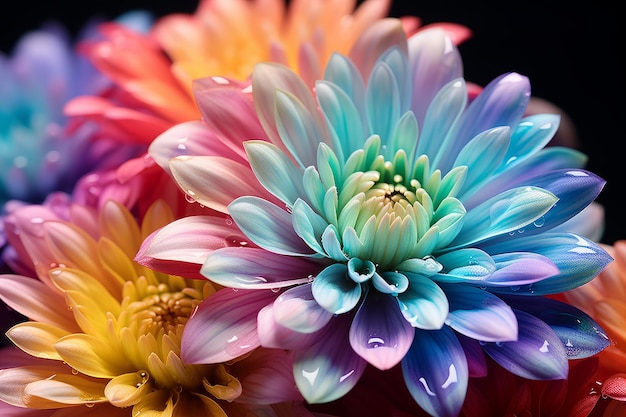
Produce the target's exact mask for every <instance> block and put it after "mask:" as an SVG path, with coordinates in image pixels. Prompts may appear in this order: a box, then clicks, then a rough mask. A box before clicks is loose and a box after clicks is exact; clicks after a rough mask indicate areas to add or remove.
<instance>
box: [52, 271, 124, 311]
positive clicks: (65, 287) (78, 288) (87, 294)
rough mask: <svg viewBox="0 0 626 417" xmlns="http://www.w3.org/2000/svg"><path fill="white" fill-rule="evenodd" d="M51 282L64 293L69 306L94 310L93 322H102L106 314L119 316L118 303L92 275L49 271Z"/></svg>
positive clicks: (80, 272) (79, 272) (81, 272)
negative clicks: (81, 306) (79, 306)
mask: <svg viewBox="0 0 626 417" xmlns="http://www.w3.org/2000/svg"><path fill="white" fill-rule="evenodd" d="M50 278H51V279H52V282H54V284H55V285H56V286H57V287H59V289H61V290H62V291H65V292H66V293H67V295H68V298H69V300H71V301H72V302H71V303H68V304H69V305H70V306H72V307H73V306H75V305H83V306H86V307H88V308H89V309H90V310H94V313H93V320H94V321H104V318H105V317H106V313H107V312H111V313H113V314H114V315H116V316H117V315H119V312H120V303H119V302H118V301H117V300H116V299H115V298H114V297H113V296H112V295H111V294H110V293H109V291H107V289H106V288H105V287H104V286H103V285H102V284H101V283H100V281H98V279H97V278H95V277H94V276H93V275H90V274H88V273H85V272H83V271H81V270H78V269H73V268H57V269H54V270H52V271H50Z"/></svg>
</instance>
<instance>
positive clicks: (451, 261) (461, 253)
mask: <svg viewBox="0 0 626 417" xmlns="http://www.w3.org/2000/svg"><path fill="white" fill-rule="evenodd" d="M437 261H438V262H440V263H441V264H442V265H443V268H444V272H441V273H439V274H436V275H434V276H433V277H432V279H433V280H435V281H437V282H448V283H457V282H472V281H474V282H480V281H483V280H485V279H486V278H487V277H489V276H490V275H491V274H493V273H494V272H495V271H496V263H495V262H494V261H493V259H492V257H491V256H490V255H489V254H488V253H487V252H485V251H482V250H480V249H475V248H464V249H459V250H455V251H452V252H448V253H444V254H442V255H440V256H438V257H437Z"/></svg>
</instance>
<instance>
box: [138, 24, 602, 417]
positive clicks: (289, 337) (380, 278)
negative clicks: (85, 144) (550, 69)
mask: <svg viewBox="0 0 626 417" xmlns="http://www.w3.org/2000/svg"><path fill="white" fill-rule="evenodd" d="M198 87H199V88H198V90H197V91H196V94H197V102H198V103H200V106H201V110H202V112H203V116H204V117H205V123H206V125H207V126H209V128H211V126H213V125H215V123H218V122H215V121H213V120H212V118H213V116H214V115H215V118H216V119H218V118H219V119H220V120H221V121H222V123H226V122H227V121H229V120H237V118H238V117H239V119H243V117H242V114H245V111H244V110H242V107H245V105H242V104H241V103H245V102H246V101H245V100H244V99H238V100H233V105H232V106H229V105H228V101H225V102H224V105H223V107H220V108H219V109H216V108H215V107H212V108H211V107H209V106H206V107H202V103H203V102H205V103H211V102H212V100H210V99H208V98H206V99H204V98H203V96H202V94H204V93H203V91H202V90H201V88H200V87H202V86H201V85H200V84H199V85H198ZM215 88H218V87H215ZM224 88H225V89H229V90H226V91H229V94H231V95H236V92H235V91H234V90H235V89H233V88H232V86H225V87H224ZM206 94H213V93H212V92H211V91H209V90H207V91H206ZM241 94H244V95H245V92H242V93H241ZM252 96H253V100H254V101H253V103H254V108H255V109H256V113H257V115H258V121H256V120H252V119H251V120H250V122H249V123H248V124H246V125H247V127H246V129H250V130H251V131H252V130H253V129H254V127H255V126H256V125H257V124H260V126H262V127H263V129H264V132H265V133H266V135H267V137H265V138H264V137H260V138H259V137H250V138H248V139H251V140H248V141H245V142H244V143H243V146H244V148H245V152H246V155H247V159H248V162H249V165H250V168H251V171H252V172H253V173H254V176H255V177H256V179H257V180H258V184H256V185H255V184H254V183H253V182H251V181H249V178H250V175H248V174H247V171H246V169H247V168H246V166H245V164H242V163H240V162H237V163H235V162H234V161H230V162H226V159H227V158H226V156H225V155H218V156H215V155H213V156H189V155H187V156H179V157H176V158H173V159H171V160H170V161H169V163H168V166H167V169H169V170H170V172H171V173H172V175H173V177H174V178H175V179H176V180H177V181H178V183H179V185H180V187H181V189H183V190H184V191H185V192H187V193H188V194H189V195H190V196H191V197H192V198H193V199H194V200H196V201H198V202H199V203H201V204H203V205H206V206H208V207H210V208H214V209H216V210H218V211H219V210H220V209H221V207H222V206H223V204H224V201H226V200H228V199H229V198H231V199H233V201H232V202H231V203H230V204H228V207H227V211H228V214H229V215H230V216H231V217H232V220H233V221H234V224H233V225H230V226H226V225H225V224H224V220H223V219H219V218H215V219H212V220H209V218H207V219H204V220H202V219H201V218H199V217H198V218H194V219H191V218H187V219H182V220H180V221H177V222H174V223H172V224H171V225H169V226H166V227H165V228H163V229H162V230H161V231H160V232H159V233H157V234H155V235H154V236H152V237H151V238H149V239H148V240H147V241H146V242H145V243H144V247H143V248H142V250H140V254H139V256H138V257H137V260H139V262H145V263H150V262H152V261H153V260H154V258H158V257H159V256H161V258H162V259H165V260H166V262H164V263H163V265H165V264H168V263H172V262H173V261H181V262H186V263H188V264H189V263H193V259H191V258H193V257H194V256H197V254H198V252H203V253H206V254H207V256H206V259H205V260H204V263H203V265H202V268H201V273H202V275H204V276H205V277H207V278H208V279H210V280H211V281H213V282H215V283H218V284H220V285H223V286H225V287H231V288H234V289H236V290H237V291H238V296H237V297H233V298H232V301H231V303H230V304H228V305H217V304H215V305H214V304H212V302H211V301H210V300H207V302H206V303H203V304H201V305H200V307H199V309H198V311H197V312H196V313H195V315H194V316H192V317H191V319H190V321H189V323H188V325H187V327H186V330H185V333H184V335H183V343H182V355H183V359H184V360H185V361H187V362H190V363H203V362H204V363H211V362H214V361H219V360H224V359H225V358H227V357H231V358H232V357H236V356H237V355H240V354H243V353H246V352H249V351H250V350H252V349H254V348H255V347H257V346H259V345H263V346H267V347H276V348H282V349H290V350H293V351H294V355H295V357H294V374H295V377H296V382H297V385H298V388H299V389H300V391H301V392H302V393H303V395H304V397H305V399H307V401H309V402H311V403H323V402H329V401H333V400H335V399H337V398H340V397H342V396H343V395H344V394H346V393H347V392H348V391H350V390H351V389H352V387H354V385H355V384H356V382H357V381H358V380H359V377H360V376H361V374H362V373H363V371H364V369H365V366H366V364H367V363H369V364H371V365H373V366H375V367H376V368H378V369H382V370H385V369H390V368H392V367H394V366H396V365H398V364H399V365H400V366H401V368H402V374H403V376H404V380H405V384H406V386H407V387H408V389H409V391H410V392H411V395H412V396H413V398H414V399H415V400H416V402H417V403H418V404H419V405H420V406H421V407H422V408H423V409H424V410H425V411H426V412H427V413H429V414H430V415H433V416H456V415H458V413H459V412H460V409H461V406H462V404H463V401H464V399H465V395H466V389H467V384H468V379H469V377H470V376H479V375H484V373H485V372H486V365H485V356H484V355H485V354H486V355H488V356H489V357H491V358H492V359H494V360H495V361H496V362H498V363H499V364H500V365H502V366H503V367H504V368H506V369H508V370H509V371H511V372H513V373H515V374H517V375H519V376H522V377H525V378H530V379H564V378H566V377H567V372H568V362H567V361H568V359H577V358H583V357H587V356H590V355H593V354H595V353H597V352H599V351H601V350H602V349H604V348H605V347H607V346H608V339H607V337H606V336H605V335H604V334H603V332H602V329H601V328H600V326H598V325H597V324H596V323H595V322H594V321H593V320H592V319H591V318H590V317H588V316H587V315H586V314H584V313H583V312H581V311H579V310H577V309H575V308H572V307H571V306H568V305H566V304H563V303H561V302H558V301H556V300H553V299H551V298H549V297H546V296H548V295H550V294H554V293H558V292H562V291H565V290H569V289H571V288H575V287H577V286H580V285H582V284H584V283H586V282H588V281H590V280H591V279H592V278H593V277H595V276H596V275H597V274H598V273H599V272H600V271H601V270H602V269H603V268H604V267H605V266H606V265H607V264H608V263H609V262H610V261H611V257H610V256H609V255H608V254H607V253H606V252H605V251H604V250H603V249H602V248H601V247H600V246H598V245H597V244H595V243H594V242H592V241H591V240H589V239H587V238H585V237H583V236H579V235H576V234H575V233H572V232H571V231H570V230H567V227H566V226H565V225H566V224H567V225H569V224H572V219H575V216H577V215H579V214H580V213H581V212H582V211H583V209H585V208H586V207H588V206H589V205H590V204H591V203H592V202H593V201H594V199H595V198H596V196H597V195H598V194H599V192H600V191H601V190H602V188H603V186H604V183H605V182H604V181H603V180H602V179H601V178H599V177H598V176H596V175H594V174H593V173H591V172H588V171H586V170H584V169H583V166H584V163H585V162H586V159H585V156H584V155H583V154H581V153H580V152H579V151H576V150H573V149H568V148H562V147H556V146H555V147H546V145H547V143H548V142H549V141H550V139H551V138H552V137H553V136H554V134H555V132H556V131H557V128H558V126H559V117H558V116H555V115H550V114H536V115H532V116H529V117H524V116H523V115H524V112H525V110H526V108H527V105H528V102H529V99H530V96H531V94H530V85H529V80H528V78H527V77H525V76H523V75H521V74H517V73H508V74H504V75H502V76H500V77H498V78H496V79H495V80H493V81H492V82H491V83H490V84H488V85H487V86H486V87H485V88H484V90H483V91H482V93H481V94H480V95H479V96H478V97H476V98H475V99H474V100H472V101H471V102H470V100H469V99H468V93H467V88H466V82H465V81H464V79H463V68H462V62H461V58H460V54H459V52H458V50H457V48H456V46H455V45H454V44H453V43H452V42H451V41H450V39H449V38H448V37H447V36H446V35H445V33H444V32H443V31H441V30H437V29H432V30H426V31H422V32H420V33H417V34H415V35H413V36H411V37H410V38H409V39H407V38H406V36H405V34H404V32H403V31H402V28H401V24H400V23H399V22H398V21H397V20H395V19H386V20H383V21H381V22H379V23H377V24H376V25H374V26H372V27H371V28H370V30H369V31H367V32H366V33H365V34H364V35H363V36H362V38H361V39H360V40H359V41H358V42H357V43H356V45H355V47H354V48H353V50H352V51H351V53H350V55H349V56H344V55H341V54H335V55H333V56H332V57H331V58H330V60H329V62H328V64H327V66H326V69H325V72H324V79H322V80H319V81H317V83H316V84H315V87H314V90H313V91H311V90H310V89H309V88H308V87H307V85H306V84H305V83H304V82H303V81H302V80H301V79H300V78H299V77H298V76H297V75H296V74H295V73H294V72H292V71H291V70H290V69H288V68H286V67H284V66H281V65H280V64H275V63H263V64H258V65H257V66H256V68H255V70H254V73H253V76H252ZM234 103H237V104H238V105H237V106H235V105H234ZM229 107H232V108H236V109H237V110H238V112H239V113H238V114H237V115H232V116H227V115H226V114H227V113H228V111H229V110H228V108H229ZM218 114H219V117H218V116H217V115H218ZM229 117H230V118H229ZM184 129H185V127H184V126H179V127H176V128H174V129H173V130H172V131H171V132H169V133H167V132H166V133H165V134H164V137H163V138H159V139H157V143H158V144H159V145H158V146H157V145H155V148H157V147H160V146H162V141H163V142H168V141H169V142H171V143H172V144H173V145H175V144H176V143H177V141H176V140H177V139H178V142H180V140H181V139H180V138H183V137H184V138H185V139H187V138H191V137H192V136H195V137H198V136H199V135H197V134H196V135H191V134H189V135H186V134H185V131H184ZM190 129H191V127H190ZM193 129H196V130H197V129H198V125H197V124H194V125H193ZM238 129H243V128H239V127H233V128H232V130H231V132H235V131H238ZM215 130H216V131H217V128H216V129H215ZM224 130H225V129H224ZM190 132H191V133H193V131H190ZM221 132H223V131H221ZM242 139H243V138H238V139H235V138H232V139H231V140H230V141H231V142H232V143H238V141H239V142H240V141H241V140H242ZM172 154H174V152H173V151H172ZM155 159H158V157H155ZM235 178H247V180H246V181H241V184H240V183H239V182H237V181H235ZM208 180H211V181H212V182H208ZM244 189H245V190H246V191H243V190H244ZM250 189H260V190H261V191H258V192H255V193H254V195H245V194H251V193H250V192H249V191H247V190H250ZM264 193H265V194H267V193H269V194H270V197H265V196H264V195H265V194H264ZM227 221H228V219H227ZM566 222H567V223H566ZM229 228H230V229H229ZM229 233H231V234H229ZM219 242H223V243H222V244H220V243H219ZM232 242H235V243H234V244H233V243H232ZM177 245H178V248H176V246H177ZM222 246H226V247H222ZM192 248H196V249H192ZM190 251H194V254H193V255H192V254H190ZM149 258H151V259H149ZM166 258H167V259H166ZM222 291H233V290H232V289H228V288H227V289H224V290H222ZM235 308H236V309H239V311H240V313H241V314H240V315H239V316H238V317H237V320H236V321H234V322H232V323H230V322H228V323H227V322H226V321H225V319H224V320H219V319H218V320H216V319H215V317H216V311H230V310H231V309H235ZM229 355H230V356H229Z"/></svg>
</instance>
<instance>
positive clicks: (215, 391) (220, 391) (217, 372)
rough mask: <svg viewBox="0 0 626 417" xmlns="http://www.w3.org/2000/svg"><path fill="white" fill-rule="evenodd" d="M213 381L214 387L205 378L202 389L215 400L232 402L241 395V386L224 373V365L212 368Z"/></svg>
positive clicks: (237, 381)
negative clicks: (214, 381)
mask: <svg viewBox="0 0 626 417" xmlns="http://www.w3.org/2000/svg"><path fill="white" fill-rule="evenodd" d="M213 379H215V380H216V383H215V385H213V384H211V383H210V382H209V381H207V379H206V378H205V379H204V380H203V381H202V385H204V389H206V390H207V392H208V393H209V394H211V395H213V396H214V397H215V398H217V399H220V400H225V401H233V400H235V399H237V398H238V397H239V396H240V395H241V384H240V383H239V380H238V379H237V378H235V377H234V376H232V375H231V374H229V373H228V372H227V371H226V368H225V367H224V365H217V366H216V367H215V368H214V375H213Z"/></svg>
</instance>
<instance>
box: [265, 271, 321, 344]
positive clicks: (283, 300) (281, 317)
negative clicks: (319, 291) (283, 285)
mask: <svg viewBox="0 0 626 417" xmlns="http://www.w3.org/2000/svg"><path fill="white" fill-rule="evenodd" d="M273 308H274V319H275V320H276V321H277V322H278V323H280V324H281V325H283V326H285V327H288V328H290V329H293V330H295V331H298V332H301V333H313V332H316V331H318V330H320V329H321V328H323V327H324V326H326V324H327V323H328V321H329V320H330V319H331V318H332V317H333V313H331V312H329V311H327V310H326V309H324V308H323V307H321V306H320V305H319V304H318V303H317V302H316V301H315V298H314V297H313V293H312V291H311V284H308V283H307V284H302V285H297V286H295V287H293V288H290V289H288V290H287V291H285V292H284V293H282V294H281V295H280V296H278V298H277V299H276V301H274V304H273Z"/></svg>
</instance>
